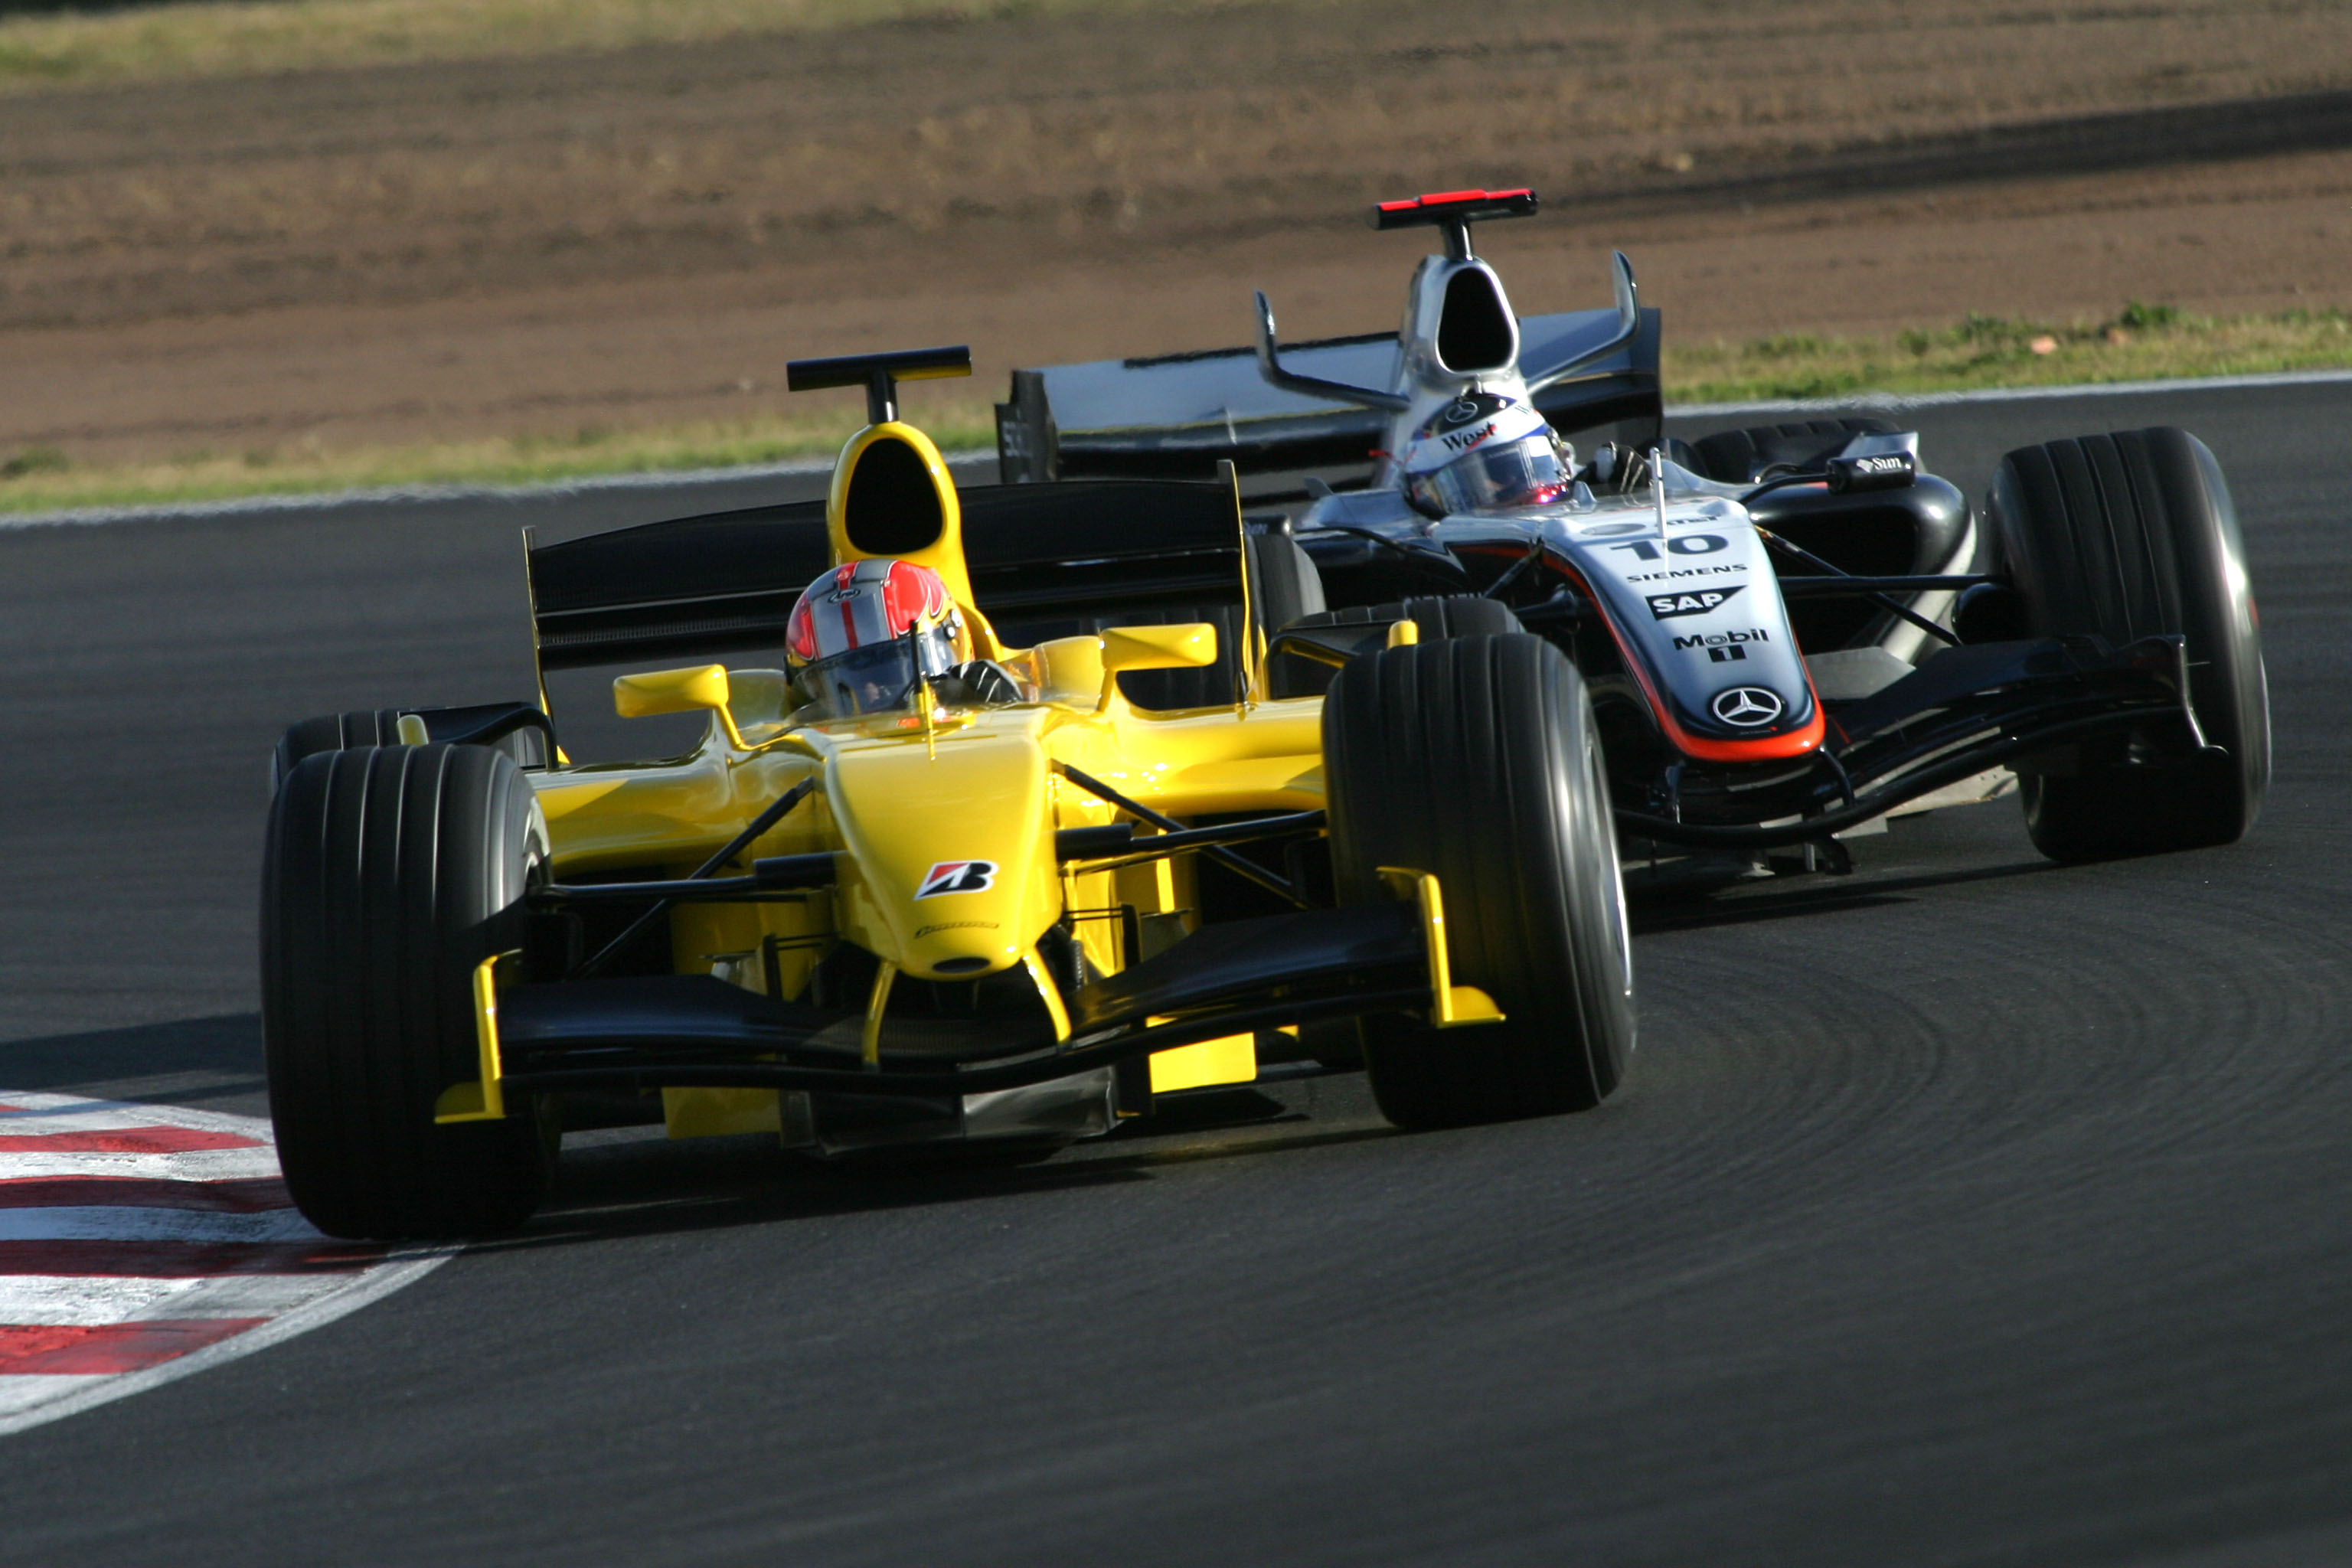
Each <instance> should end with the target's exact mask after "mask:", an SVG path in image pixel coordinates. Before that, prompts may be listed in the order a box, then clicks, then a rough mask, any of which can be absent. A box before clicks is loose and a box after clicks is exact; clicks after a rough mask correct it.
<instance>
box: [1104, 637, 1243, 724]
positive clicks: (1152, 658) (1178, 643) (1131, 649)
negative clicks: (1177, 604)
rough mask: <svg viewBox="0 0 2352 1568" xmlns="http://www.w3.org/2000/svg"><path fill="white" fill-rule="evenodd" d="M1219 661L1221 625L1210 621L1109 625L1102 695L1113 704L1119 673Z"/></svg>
mask: <svg viewBox="0 0 2352 1568" xmlns="http://www.w3.org/2000/svg"><path fill="white" fill-rule="evenodd" d="M1216 662H1217V628H1216V627H1215V626H1212V625H1210V624H1209V623H1208V622H1206V621H1186V622H1182V623H1180V624H1178V625H1176V626H1108V627H1106V628H1105V629H1104V631H1103V634H1102V697H1101V700H1099V701H1097V703H1096V705H1095V706H1096V708H1097V710H1101V709H1104V708H1108V707H1109V706H1110V696H1111V692H1112V691H1113V690H1114V689H1117V686H1118V677H1119V672H1120V671H1122V670H1129V669H1197V668H1202V667H1203V666H1206V665H1212V664H1214V663H1216Z"/></svg>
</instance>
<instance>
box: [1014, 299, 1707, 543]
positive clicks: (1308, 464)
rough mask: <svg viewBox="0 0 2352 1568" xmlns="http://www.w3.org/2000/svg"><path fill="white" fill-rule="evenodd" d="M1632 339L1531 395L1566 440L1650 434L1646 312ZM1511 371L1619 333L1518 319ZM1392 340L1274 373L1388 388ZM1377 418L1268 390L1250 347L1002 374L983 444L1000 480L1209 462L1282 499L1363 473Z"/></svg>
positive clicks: (1652, 393)
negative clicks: (1006, 385) (992, 441)
mask: <svg viewBox="0 0 2352 1568" xmlns="http://www.w3.org/2000/svg"><path fill="white" fill-rule="evenodd" d="M1640 314H1641V327H1640V330H1639V331H1637V332H1636V333H1635V334H1634V336H1633V340H1632V341H1631V342H1627V343H1625V344H1624V345H1623V346H1622V348H1620V349H1618V350H1616V351H1615V352H1613V353H1607V354H1604V355H1602V356H1601V357H1600V358H1598V359H1596V360H1594V361H1593V362H1592V363H1591V364H1589V365H1587V366H1585V367H1584V368H1583V369H1582V370H1580V371H1579V372H1578V373H1577V374H1574V375H1572V376H1570V377H1569V378H1567V379H1565V380H1562V381H1560V382H1558V383H1556V384H1552V385H1549V386H1547V387H1545V388H1543V389H1542V390H1541V391H1539V392H1538V393H1537V394H1536V397H1535V402H1536V406H1537V407H1538V409H1539V410H1541V412H1542V413H1543V416H1544V417H1545V418H1547V419H1549V421H1551V424H1552V426H1553V427H1554V428H1555V429H1557V430H1559V432H1560V434H1562V435H1563V436H1567V437H1570V438H1571V439H1577V438H1580V437H1588V436H1589V438H1590V439H1592V440H1616V441H1620V442H1623V443H1626V444H1628V445H1631V446H1634V447H1649V446H1652V445H1654V444H1655V443H1656V442H1657V441H1658V440H1659V438H1660V430H1659V422H1660V419H1661V417H1662V416H1663V413H1664V401H1663V398H1662V396H1661V394H1660V390H1659V384H1658V312H1657V311H1656V310H1654V309H1644V310H1642V311H1641V312H1640ZM1518 327H1519V340H1520V349H1519V363H1521V364H1523V365H1528V366H1537V367H1540V366H1544V365H1552V364H1563V363H1569V362H1571V361H1573V360H1576V359H1578V358H1580V357H1581V356H1583V355H1585V354H1587V353H1591V352H1592V351H1593V350H1594V349H1596V348H1599V347H1601V345H1604V344H1606V343H1608V342H1610V340H1611V339H1612V338H1615V337H1617V336H1619V335H1620V331H1621V326H1620V318H1619V315H1618V312H1617V311H1616V310H1566V311H1561V312H1559V313H1558V314H1555V315H1545V316H1522V317H1520V318H1518ZM1396 356H1397V336H1396V334H1395V333H1394V332H1378V333H1371V334H1368V335H1365V336H1362V337H1352V338H1328V339H1324V340H1322V341H1320V342H1297V343H1286V344H1284V345H1283V348H1282V363H1283V364H1284V366H1285V367H1286V369H1288V370H1291V371H1295V372H1297V373H1298V374H1302V375H1306V376H1312V377H1316V378H1319V379H1321V380H1324V381H1329V382H1336V383H1341V384H1349V385H1354V386H1388V385H1391V384H1394V382H1395V379H1396ZM1387 420H1388V416H1386V415H1384V414H1383V413H1381V411H1380V410H1377V409H1371V408H1363V407H1355V406H1349V405H1343V404H1339V403H1332V402H1325V401H1322V400H1320V399H1318V398H1314V397H1309V396H1305V395H1300V394H1298V393H1296V392H1288V391H1284V390H1282V389H1280V388H1277V387H1274V386H1270V385H1268V384H1266V383H1265V380H1264V379H1263V378H1262V377H1261V375H1260V374H1259V371H1258V363H1257V351H1256V349H1255V346H1251V347H1243V348H1231V349H1212V350H1207V351H1205V352H1202V353H1183V354H1167V355H1162V356H1160V357H1158V358H1152V359H1123V360H1096V361H1093V362H1091V363H1085V364H1065V365H1049V366H1047V367H1045V368H1044V369H1040V370H1016V371H1014V372H1013V389H1012V395H1011V396H1010V397H1009V398H1008V400H1007V401H1005V402H1003V403H1000V404H998V405H996V448H997V455H998V458H1000V460H1001V461H1002V463H1003V474H1004V479H1005V481H1006V482H1007V483H1010V484H1024V483H1036V482H1042V481H1045V480H1052V479H1114V478H1117V479H1207V478H1208V477H1209V476H1210V475H1212V474H1213V473H1214V472H1215V470H1216V465H1217V463H1218V461H1219V460H1220V459H1223V460H1229V461H1231V462H1232V463H1234V466H1235V467H1236V468H1239V469H1240V470H1241V473H1242V476H1243V479H1244V489H1245V490H1246V491H1247V493H1249V494H1250V495H1252V496H1254V497H1260V496H1269V495H1275V494H1280V493H1283V492H1284V491H1286V490H1288V489H1295V488H1296V487H1297V476H1300V475H1303V474H1307V473H1313V474H1316V475H1318V476H1319V477H1321V478H1322V479H1325V480H1327V481H1328V482H1329V483H1331V484H1333V485H1336V486H1339V487H1341V488H1345V487H1346V486H1347V485H1348V484H1349V483H1350V482H1358V481H1360V480H1361V479H1363V478H1364V477H1366V476H1368V475H1369V474H1370V469H1371V466H1372V457H1371V451H1372V448H1373V447H1378V446H1380V445H1381V442H1382V440H1383V438H1384V436H1385V433H1386V425H1387Z"/></svg>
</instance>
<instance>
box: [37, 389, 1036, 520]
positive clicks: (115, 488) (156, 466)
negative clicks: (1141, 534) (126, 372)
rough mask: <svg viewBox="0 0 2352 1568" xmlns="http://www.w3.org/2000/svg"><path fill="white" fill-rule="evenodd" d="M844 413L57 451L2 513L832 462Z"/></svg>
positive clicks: (986, 429)
mask: <svg viewBox="0 0 2352 1568" xmlns="http://www.w3.org/2000/svg"><path fill="white" fill-rule="evenodd" d="M907 417H908V419H910V420H912V421H914V422H915V423H917V424H919V426H921V427H922V428H923V429H924V430H925V431H926V432H928V433H929V435H930V437H931V438H932V439H933V440H935V441H937V442H938V443H939V444H940V447H943V448H945V449H946V450H948V451H951V452H952V451H968V450H971V449H973V448H976V447H994V446H995V445H996V418H995V414H994V412H993V411H992V408H991V407H990V405H987V404H985V403H981V402H954V403H945V402H942V403H939V404H936V405H919V406H915V407H910V408H909V409H908V411H907ZM857 423H858V421H857V418H856V414H855V413H854V412H853V411H852V410H851V409H849V408H848V407H846V406H845V407H844V409H843V410H842V411H841V415H840V416H839V417H837V418H835V419H834V420H832V421H830V422H826V423H819V422H818V421H816V420H814V419H811V418H801V419H788V418H783V417H775V418H769V419H756V420H745V421H742V422H740V423H735V424H727V425H694V426H678V427H674V428H669V429H656V430H613V429H604V428H600V427H595V426H590V427H586V428H583V429H581V430H579V431H577V432H576V433H574V434H572V435H571V436H566V437H543V436H520V437H508V438H501V439H497V440H488V441H467V442H453V443H448V444H446V445H442V446H436V447H373V448H364V447H363V448H360V449H357V450H352V451H341V452H338V451H331V450H329V451H318V450H309V449H305V448H302V447H295V448H291V449H286V448H273V449H269V450H263V451H247V452H190V453H186V454H184V455H183V456H180V457H177V458H172V459H170V460H168V461H164V462H160V463H124V464H108V465H103V466H101V465H97V464H79V463H76V462H74V461H73V460H72V459H70V458H68V456H67V455H66V454H65V453H63V452H60V451H58V450H57V449H55V448H54V447H28V448H26V449H23V450H20V451H17V452H15V453H13V454H10V455H8V456H6V457H5V458H0V514H5V513H9V512H15V513H19V514H21V513H25V512H37V511H51V510H58V509H62V508H68V507H90V506H149V505H160V504H164V503H179V502H187V501H207V500H232V499H235V498H237V497H242V496H266V495H306V494H317V493H320V492H325V491H333V490H347V489H375V488H380V487H391V486H425V485H519V484H546V483H551V482H557V481H561V480H564V479H594V478H602V477H606V476H610V475H614V474H645V473H661V472H673V471H677V470H683V469H690V468H740V467H745V466H749V465H753V464H760V463H775V462H782V461H784V460H785V459H787V458H831V457H832V456H833V454H834V453H835V452H836V451H838V450H840V448H841V444H842V442H844V441H845V440H846V439H848V437H849V435H850V432H851V431H852V430H854V429H855V428H856V425H857Z"/></svg>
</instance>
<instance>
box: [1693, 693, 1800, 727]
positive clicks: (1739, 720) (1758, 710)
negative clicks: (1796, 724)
mask: <svg viewBox="0 0 2352 1568" xmlns="http://www.w3.org/2000/svg"><path fill="white" fill-rule="evenodd" d="M1708 706H1709V707H1710V708H1711V709H1712V710H1714V712H1715V716H1716V717H1717V718H1718V719H1720V720H1722V721H1724V722H1725V723H1727V724H1729V725H1731V726H1732V727H1733V728H1735V729H1739V730H1760V729H1762V728H1763V727H1764V726H1765V725H1767V724H1769V723H1770V722H1771V721H1773V720H1775V719H1778V718H1779V717H1780V710H1781V708H1782V706H1783V704H1782V703H1781V701H1780V697H1779V696H1778V695H1776V694H1775V693H1773V692H1769V691H1767V690H1765V689H1763V688H1762V687H1760V686H1735V687H1733V688H1732V689H1730V690H1728V691H1718V692H1717V693H1716V694H1715V700H1714V701H1713V702H1711V703H1709V704H1708Z"/></svg>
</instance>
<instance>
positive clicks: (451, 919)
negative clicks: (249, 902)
mask: <svg viewBox="0 0 2352 1568" xmlns="http://www.w3.org/2000/svg"><path fill="white" fill-rule="evenodd" d="M546 859H547V832H546V826H545V824H544V822H543V821H542V819H541V816H540V815H539V812H538V809H537V806H536V804H535V802H534V800H533V797H532V792H531V789H530V784H528V783H526V782H525V780H524V779H523V776H522V773H521V772H520V770H519V769H518V768H517V767H516V766H515V764H514V762H513V760H512V759H511V758H509V757H508V756H506V755H505V754H504V753H503V752H498V751H494V750H492V749H490V748H488V747H483V746H442V745H436V746H384V747H369V746H362V747H351V748H346V749H342V750H338V751H331V752H319V753H316V754H313V755H311V756H310V757H308V758H306V759H304V760H303V761H302V762H300V763H297V764H296V765H295V767H294V769H293V771H292V772H291V773H289V774H288V775H287V778H286V782H285V784H284V786H283V787H282V788H281V789H280V790H279V791H278V797H277V799H276V801H275V802H274V803H273V805H272V806H271V808H270V814H269V827H268V839H267V847H266V851H265V856H264V862H263V871H262V894H261V1016H262V1035H263V1039H264V1044H265V1047H266V1050H267V1054H268V1070H269V1109H270V1116H271V1118H272V1120H273V1121H275V1122H276V1124H277V1137H278V1161H279V1163H280V1165H281V1166H282V1167H283V1169H284V1171H285V1175H286V1184H287V1187H288V1190H289V1192H290V1193H291V1194H292V1196H293V1198H294V1202H295V1205H296V1206H298V1207H299V1208H300V1210H301V1211H302V1213H303V1215H305V1216H306V1217H308V1218H309V1219H310V1222H311V1223H312V1224H313V1225H316V1226H318V1227H319V1228H320V1229H321V1230H323V1231H326V1232H327V1233H329V1234H330V1235H332V1236H343V1237H387V1238H388V1237H458V1236H475V1235H481V1234H486V1233H491V1232H496V1231H500V1230H506V1229H510V1228H512V1227H513V1226H517V1225H519V1224H520V1223H521V1222H522V1221H523V1220H524V1219H526V1218H528V1217H529V1216H530V1213H531V1211H532V1210H533V1209H534V1208H535V1207H537V1205H539V1203H540V1201H541V1197H542V1196H543V1194H544V1193H545V1191H546V1187H547V1183H548V1177H549V1174H550V1170H551V1156H552V1140H551V1138H549V1137H548V1136H547V1133H548V1131H549V1129H548V1128H547V1127H545V1126H542V1125H541V1106H540V1105H539V1103H537V1102H535V1101H533V1100H530V1098H528V1097H524V1096H510V1097H509V1099H508V1102H507V1116H506V1119H505V1120H503V1121H478V1122H462V1123H454V1124H450V1125H446V1126H442V1125H436V1123H435V1121H434V1120H433V1118H434V1113H435V1109H436V1101H437V1100H439V1098H440V1096H441V1093H442V1091H443V1090H444V1089H447V1088H449V1087H450V1086H451V1085H453V1084H457V1083H463V1082H470V1081H474V1080H476V1079H478V1078H479V1076H480V1074H479V1069H478V1049H477V1045H476V1040H475V1028H474V1005H473V974H474V970H475V968H476V966H477V965H478V964H479V963H481V961H482V960H483V959H485V958H487V957H488V956H490V955H491V954H493V953H497V952H507V951H509V950H511V949H515V948H520V946H521V945H522V930H521V928H522V922H523V920H524V916H525V910H524V906H523V902H522V900H523V895H524V893H525V891H526V889H528V887H529V885H530V881H531V879H533V878H534V877H535V876H537V875H539V874H540V869H539V868H541V866H543V865H544V863H545V861H546ZM546 1109H547V1110H548V1111H550V1112H551V1110H552V1106H551V1105H549V1106H548V1107H547V1108H546Z"/></svg>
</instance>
